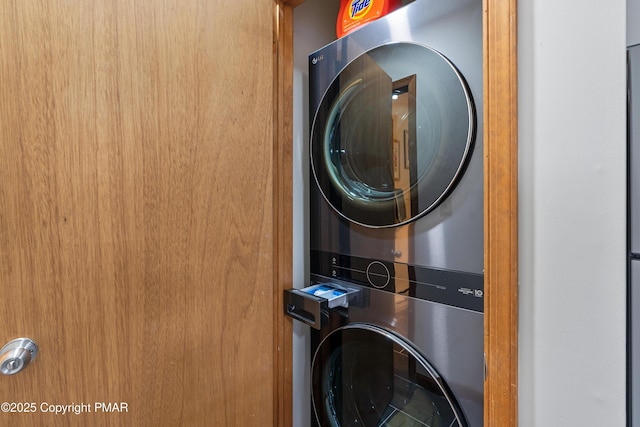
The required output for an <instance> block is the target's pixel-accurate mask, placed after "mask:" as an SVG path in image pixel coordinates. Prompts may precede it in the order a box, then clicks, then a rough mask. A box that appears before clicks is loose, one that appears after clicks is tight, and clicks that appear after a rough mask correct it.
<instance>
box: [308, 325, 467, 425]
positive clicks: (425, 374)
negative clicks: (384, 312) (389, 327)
mask: <svg viewBox="0 0 640 427" xmlns="http://www.w3.org/2000/svg"><path fill="white" fill-rule="evenodd" d="M312 382H313V389H312V397H313V409H314V412H315V415H316V420H317V422H318V424H319V425H320V426H322V427H325V426H332V427H337V426H342V427H347V426H354V427H355V426H358V427H369V426H371V427H378V426H389V427H391V426H409V425H410V426H416V427H418V426H429V427H441V426H442V427H444V426H447V427H449V426H458V427H461V426H465V425H466V424H465V423H464V421H463V418H462V415H461V411H460V409H459V406H458V405H457V404H456V402H455V401H454V399H453V398H452V396H451V393H450V392H449V391H448V389H447V387H446V386H445V384H443V382H442V379H441V378H440V377H439V376H438V374H437V372H436V371H435V369H433V367H432V366H430V365H429V363H428V362H427V361H426V360H425V359H424V357H422V356H421V355H420V353H419V352H417V351H416V350H415V349H414V348H413V347H412V346H411V345H410V344H408V343H406V342H404V341H403V340H402V339H400V338H399V337H397V336H396V335H394V334H391V333H389V332H387V331H385V330H384V329H381V328H378V327H375V326H372V325H366V324H351V325H348V326H345V327H343V328H340V329H337V330H335V331H333V332H332V333H330V334H329V335H328V336H327V337H326V338H325V339H324V340H323V341H322V343H321V344H320V346H319V348H318V350H317V351H316V354H315V355H314V358H313V362H312Z"/></svg>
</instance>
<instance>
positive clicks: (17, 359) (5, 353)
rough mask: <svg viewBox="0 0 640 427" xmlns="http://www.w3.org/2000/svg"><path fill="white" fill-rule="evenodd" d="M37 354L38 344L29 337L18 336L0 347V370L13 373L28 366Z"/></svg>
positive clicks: (8, 373)
mask: <svg viewBox="0 0 640 427" xmlns="http://www.w3.org/2000/svg"><path fill="white" fill-rule="evenodd" d="M37 355H38V344H36V343H35V341H33V340H32V339H29V338H18V339H15V340H13V341H10V342H8V343H7V344H6V345H5V346H4V347H2V348H1V349H0V372H1V373H2V374H3V375H14V374H17V373H18V372H20V371H22V370H23V369H24V368H26V367H27V366H29V363H31V362H33V360H35V358H36V356H37Z"/></svg>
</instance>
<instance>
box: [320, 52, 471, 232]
mask: <svg viewBox="0 0 640 427" xmlns="http://www.w3.org/2000/svg"><path fill="white" fill-rule="evenodd" d="M474 132H475V114H474V107H473V101H472V98H471V95H470V93H469V90H468V89H467V85H466V83H465V81H464V79H463V78H462V76H461V75H460V73H459V72H458V71H457V69H456V68H455V67H454V65H453V64H452V63H451V62H449V60H447V59H446V58H445V57H444V56H442V55H441V54H440V53H438V52H436V51H434V50H432V49H430V48H428V47H425V46H422V45H417V44H413V43H395V44H389V45H384V46H380V47H377V48H375V49H372V50H370V51H368V52H366V53H364V54H362V55H360V56H359V57H358V58H356V59H355V60H354V61H353V62H351V63H350V64H349V65H347V66H346V67H345V69H344V70H343V71H342V72H341V73H340V75H339V76H338V77H336V79H335V80H334V81H333V82H332V83H331V85H330V86H329V88H328V90H327V92H326V93H325V95H324V98H323V100H322V102H321V104H320V106H319V108H318V110H317V111H316V114H315V118H314V121H313V126H312V131H311V147H310V154H311V165H312V170H313V174H314V177H315V180H316V183H317V184H318V186H319V188H320V190H321V192H322V194H323V196H324V198H325V199H326V200H327V202H328V203H329V204H330V205H331V206H332V207H333V208H334V209H335V210H336V211H337V212H338V213H339V214H340V215H342V216H344V217H345V218H347V219H348V220H350V221H352V222H355V223H358V224H361V225H364V226H368V227H392V226H396V225H401V224H405V223H407V222H409V221H411V220H413V219H416V218H418V217H420V216H422V215H424V214H426V213H427V212H429V211H431V210H432V209H434V208H435V207H436V206H437V205H438V204H439V203H440V202H441V201H442V200H443V199H444V198H445V197H446V196H447V194H448V193H449V192H450V191H451V190H452V189H453V187H454V186H455V183H456V181H457V179H458V178H459V176H460V174H461V173H462V171H463V169H464V166H465V164H466V162H467V159H468V157H469V156H470V153H471V148H472V145H473V139H474Z"/></svg>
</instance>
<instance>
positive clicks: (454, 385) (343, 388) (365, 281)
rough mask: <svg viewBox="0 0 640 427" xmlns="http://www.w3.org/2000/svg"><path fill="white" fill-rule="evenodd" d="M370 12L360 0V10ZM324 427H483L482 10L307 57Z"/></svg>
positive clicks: (405, 13) (411, 21) (315, 335)
mask: <svg viewBox="0 0 640 427" xmlns="http://www.w3.org/2000/svg"><path fill="white" fill-rule="evenodd" d="M360 1H361V0H360ZM309 82H310V83H309V113H310V123H311V130H310V144H309V153H310V168H311V170H312V178H311V179H310V186H309V203H310V215H309V230H310V235H309V245H310V253H309V257H310V282H311V286H309V287H308V288H305V289H302V290H299V289H298V290H292V291H291V292H287V293H285V310H286V311H287V313H288V314H289V315H291V316H292V317H294V318H296V319H298V320H301V321H303V322H305V323H307V324H309V325H311V326H312V331H313V332H312V334H311V347H312V348H311V354H312V361H311V370H312V375H311V378H312V391H311V395H312V408H313V414H312V424H313V425H316V426H322V427H324V426H400V425H402V426H406V425H415V426H431V427H433V426H468V427H480V426H482V425H483V382H484V357H483V355H484V353H483V334H484V332H483V320H484V316H483V305H484V302H483V297H484V291H483V289H484V287H483V282H484V278H483V252H484V251H483V170H482V166H483V158H482V145H483V144H482V137H483V129H482V85H483V78H482V1H481V0H416V1H414V2H412V3H410V4H408V5H406V6H404V7H402V8H401V9H398V10H397V11H395V12H393V13H391V14H389V15H387V16H385V17H383V18H381V19H379V20H377V21H374V22H371V23H369V24H367V25H365V26H363V27H361V28H360V29H358V30H356V31H354V32H352V33H350V34H348V35H347V36H345V37H343V38H341V39H338V40H337V41H335V42H333V43H331V44H329V45H327V46H325V47H324V48H322V49H320V50H318V51H317V52H315V53H313V54H311V55H310V56H309Z"/></svg>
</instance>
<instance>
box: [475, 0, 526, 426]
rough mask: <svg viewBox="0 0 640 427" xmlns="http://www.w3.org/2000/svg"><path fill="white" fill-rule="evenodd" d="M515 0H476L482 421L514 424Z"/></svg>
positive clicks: (516, 309) (515, 382) (515, 241)
mask: <svg viewBox="0 0 640 427" xmlns="http://www.w3.org/2000/svg"><path fill="white" fill-rule="evenodd" d="M516 1H517V0H484V31H483V33H484V54H483V55H484V57H483V62H484V99H485V101H484V155H485V162H484V168H485V179H484V185H485V187H484V188H485V195H484V197H485V202H484V205H485V206H484V214H485V227H484V228H485V327H484V331H485V352H486V357H487V379H486V382H485V396H484V406H485V411H484V417H485V425H487V426H498V427H502V426H505V427H513V426H516V425H517V424H518V404H517V402H518V143H517V141H518V124H517V118H518V111H517V105H518V104H517V103H518V96H517V94H518V82H517V20H516Z"/></svg>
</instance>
